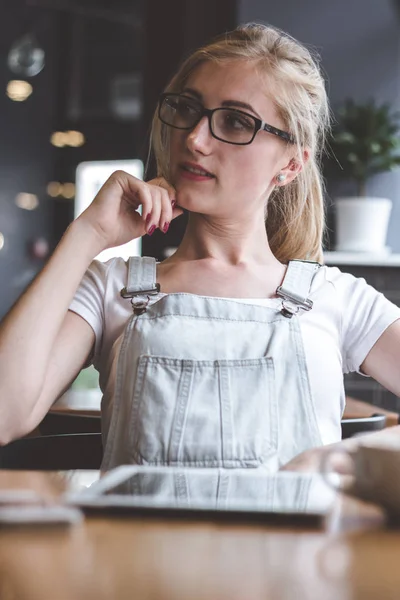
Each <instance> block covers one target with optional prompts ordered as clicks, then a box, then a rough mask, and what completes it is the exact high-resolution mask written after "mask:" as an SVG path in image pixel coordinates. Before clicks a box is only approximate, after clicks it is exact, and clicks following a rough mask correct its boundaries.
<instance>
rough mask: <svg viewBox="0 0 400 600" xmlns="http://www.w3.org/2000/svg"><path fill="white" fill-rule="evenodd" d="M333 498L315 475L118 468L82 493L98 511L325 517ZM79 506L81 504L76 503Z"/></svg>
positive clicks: (220, 470) (225, 470) (247, 471)
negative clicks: (141, 509)
mask: <svg viewBox="0 0 400 600" xmlns="http://www.w3.org/2000/svg"><path fill="white" fill-rule="evenodd" d="M333 498H334V493H333V492H332V491H331V490H330V489H329V488H328V487H327V486H326V484H325V483H324V482H323V481H322V479H321V478H320V476H318V475H313V474H303V473H301V474H300V473H290V472H282V473H277V474H275V475H269V474H266V473H265V472H263V471H262V470H261V469H244V470H236V469H232V470H231V469H197V468H192V469H180V468H173V467H162V468H161V467H160V468H157V467H127V466H126V467H119V468H117V469H115V470H114V471H110V472H109V473H108V474H107V475H105V476H104V477H103V478H102V479H101V480H100V481H99V482H96V483H95V484H94V485H93V486H91V488H89V490H87V491H86V493H85V494H84V498H83V503H84V504H85V503H86V504H87V505H93V506H96V505H97V506H98V507H107V506H108V507H115V508H116V507H125V508H127V507H131V508H138V507H142V508H149V509H151V508H152V509H155V508H158V509H160V508H164V509H169V510H180V511H182V510H183V511H184V510H190V511H193V510H197V511H214V512H215V511H222V512H236V513H238V512H242V513H247V514H249V513H253V514H256V513H259V514H261V513H274V514H276V513H279V514H284V515H285V514H286V515H288V514H291V515H318V516H321V515H325V514H326V512H327V510H328V509H329V508H330V506H331V504H332V501H333ZM81 505H82V503H81Z"/></svg>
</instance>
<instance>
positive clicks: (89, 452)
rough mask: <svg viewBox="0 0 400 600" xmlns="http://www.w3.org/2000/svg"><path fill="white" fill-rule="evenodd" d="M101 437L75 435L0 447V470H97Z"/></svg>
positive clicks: (30, 439) (45, 437)
mask: <svg viewBox="0 0 400 600" xmlns="http://www.w3.org/2000/svg"><path fill="white" fill-rule="evenodd" d="M102 457H103V446H102V441H101V434H99V433H77V434H69V435H46V436H43V437H32V438H22V439H20V440H15V441H14V442H11V443H10V444H7V445H6V446H3V447H0V469H19V470H31V471H32V470H40V471H66V470H75V469H99V468H100V464H101V461H102Z"/></svg>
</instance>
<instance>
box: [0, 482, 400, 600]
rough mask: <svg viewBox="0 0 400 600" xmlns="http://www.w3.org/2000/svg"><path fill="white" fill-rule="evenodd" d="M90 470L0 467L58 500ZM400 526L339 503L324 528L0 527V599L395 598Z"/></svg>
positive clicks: (108, 522)
mask: <svg viewBox="0 0 400 600" xmlns="http://www.w3.org/2000/svg"><path fill="white" fill-rule="evenodd" d="M97 477H98V473H97V472H90V471H89V472H82V471H81V472H79V471H78V472H64V473H42V472H15V471H14V472H13V471H0V489H4V488H7V487H12V488H17V487H18V488H19V487H22V488H26V487H29V488H31V489H34V490H37V491H40V492H41V493H43V494H46V495H48V496H49V497H56V496H58V495H59V494H60V493H61V492H62V491H64V490H65V489H67V488H69V489H76V488H77V487H78V486H79V485H81V484H82V482H83V483H86V484H90V482H91V481H93V480H95V479H96V478H97ZM399 556H400V530H398V531H397V530H395V529H390V528H388V527H385V524H384V517H383V514H382V513H381V511H380V510H379V509H378V508H375V507H372V506H371V505H367V504H364V503H361V502H358V501H356V500H352V499H349V498H342V499H340V498H338V500H337V503H336V505H335V507H334V510H333V512H332V514H331V516H330V518H329V519H328V520H327V523H326V526H325V527H324V528H320V529H318V528H308V529H307V528H305V527H297V528H294V527H278V526H277V525H273V524H269V525H260V524H258V525H256V524H252V525H243V524H229V523H212V522H205V521H203V522H196V521H177V520H175V521H168V520H166V519H146V520H143V519H142V520H141V519H139V518H133V517H131V518H125V519H122V518H115V517H114V518H105V517H90V518H88V519H86V521H85V522H84V523H83V524H81V525H78V526H74V527H72V528H69V529H56V528H53V529H47V530H46V529H44V528H42V529H40V528H39V529H36V530H27V529H22V528H21V529H19V530H18V529H10V530H4V529H3V530H1V531H0V598H1V600H113V599H115V600H125V599H126V600H128V599H129V600H131V599H135V600H136V599H138V600H139V599H143V600H145V599H146V600H147V599H149V600H150V599H151V600H275V599H276V600H303V599H304V600H314V599H315V600H386V599H393V600H395V599H396V600H397V599H398V598H399V596H400V568H399Z"/></svg>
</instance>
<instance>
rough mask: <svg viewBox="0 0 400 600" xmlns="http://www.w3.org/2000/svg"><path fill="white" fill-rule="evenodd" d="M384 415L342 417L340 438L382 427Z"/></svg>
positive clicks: (384, 420) (384, 422)
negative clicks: (353, 417) (355, 417)
mask: <svg viewBox="0 0 400 600" xmlns="http://www.w3.org/2000/svg"><path fill="white" fill-rule="evenodd" d="M385 425H386V416H385V415H371V416H370V417H362V418H360V419H342V440H344V439H346V438H350V437H353V435H356V434H358V433H368V432H371V433H372V432H373V431H378V430H379V429H384V427H385Z"/></svg>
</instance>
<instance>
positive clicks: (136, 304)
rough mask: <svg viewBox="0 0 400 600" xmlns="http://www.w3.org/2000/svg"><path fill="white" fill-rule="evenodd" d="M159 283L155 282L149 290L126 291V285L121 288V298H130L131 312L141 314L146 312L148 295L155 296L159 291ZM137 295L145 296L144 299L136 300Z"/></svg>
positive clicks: (148, 300)
mask: <svg viewBox="0 0 400 600" xmlns="http://www.w3.org/2000/svg"><path fill="white" fill-rule="evenodd" d="M160 289H161V288H160V284H159V283H156V284H155V287H154V288H152V289H150V290H136V291H134V292H128V290H127V289H126V287H124V288H122V290H121V291H120V294H121V296H122V298H125V299H127V298H130V301H131V305H132V309H133V313H134V314H135V315H142V314H143V313H144V312H146V310H147V307H148V305H149V302H150V296H156V295H157V294H158V293H159V292H160ZM137 296H146V299H145V300H136V297H137Z"/></svg>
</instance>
